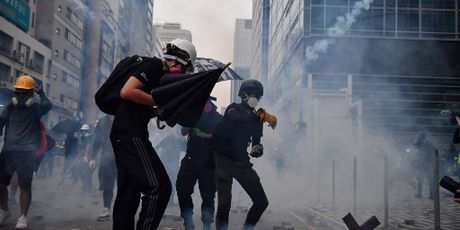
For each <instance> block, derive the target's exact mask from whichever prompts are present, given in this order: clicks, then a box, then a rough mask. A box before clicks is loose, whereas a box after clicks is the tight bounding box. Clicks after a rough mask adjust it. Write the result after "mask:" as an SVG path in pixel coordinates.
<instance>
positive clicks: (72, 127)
mask: <svg viewBox="0 0 460 230" xmlns="http://www.w3.org/2000/svg"><path fill="white" fill-rule="evenodd" d="M80 127H81V123H80V122H78V121H75V120H71V119H67V120H63V121H60V122H59V123H57V124H56V125H55V126H54V127H53V128H52V129H51V130H52V131H53V132H55V133H74V132H76V131H78V130H80Z"/></svg>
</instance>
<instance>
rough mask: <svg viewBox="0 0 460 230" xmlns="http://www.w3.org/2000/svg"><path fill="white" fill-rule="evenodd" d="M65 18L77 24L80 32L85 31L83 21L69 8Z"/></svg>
mask: <svg viewBox="0 0 460 230" xmlns="http://www.w3.org/2000/svg"><path fill="white" fill-rule="evenodd" d="M65 16H66V17H67V18H68V19H69V20H70V21H71V22H72V23H73V24H75V25H76V26H77V27H78V28H79V29H80V30H83V21H82V20H81V19H80V18H78V16H77V15H76V14H75V13H74V12H73V11H72V9H70V8H69V7H67V11H66V14H65Z"/></svg>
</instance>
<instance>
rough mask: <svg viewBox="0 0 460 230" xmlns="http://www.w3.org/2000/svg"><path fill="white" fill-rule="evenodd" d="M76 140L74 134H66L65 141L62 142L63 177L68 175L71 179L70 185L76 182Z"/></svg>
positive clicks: (77, 173)
mask: <svg viewBox="0 0 460 230" xmlns="http://www.w3.org/2000/svg"><path fill="white" fill-rule="evenodd" d="M78 144H79V141H78V138H77V137H75V133H66V139H65V141H64V159H65V161H64V171H63V175H64V177H66V176H67V175H68V174H69V175H70V178H71V179H72V183H73V184H76V183H77V182H78V177H79V176H78V175H79V172H78V169H77V167H76V166H75V164H76V160H77V156H78Z"/></svg>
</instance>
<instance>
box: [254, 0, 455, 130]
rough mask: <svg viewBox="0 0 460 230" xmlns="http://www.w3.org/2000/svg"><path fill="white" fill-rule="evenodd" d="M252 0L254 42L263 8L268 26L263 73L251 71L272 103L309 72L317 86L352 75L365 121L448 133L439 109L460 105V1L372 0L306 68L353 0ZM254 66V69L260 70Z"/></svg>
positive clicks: (335, 84)
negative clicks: (309, 51) (309, 54)
mask: <svg viewBox="0 0 460 230" xmlns="http://www.w3.org/2000/svg"><path fill="white" fill-rule="evenodd" d="M253 2H254V5H253V11H254V12H255V13H254V14H253V42H257V41H259V42H260V41H262V38H263V33H262V32H261V31H263V28H264V24H263V20H262V19H263V18H264V16H266V15H264V13H266V14H268V16H269V20H268V24H269V25H268V53H267V54H266V55H265V56H266V57H265V58H267V60H268V66H267V74H266V75H263V74H261V72H260V71H259V72H255V71H254V72H253V74H252V75H253V76H254V77H255V78H260V79H262V80H263V82H264V85H265V86H266V88H267V92H270V93H271V95H272V97H273V99H274V101H276V100H277V99H279V98H281V97H282V96H283V95H285V92H286V91H288V90H289V89H290V88H292V87H293V86H294V85H295V84H296V83H298V82H299V81H300V82H302V81H303V82H305V84H306V79H307V75H308V74H309V73H310V74H312V75H313V81H312V84H313V88H314V89H315V88H316V89H331V90H337V89H341V87H342V88H343V87H347V81H348V76H349V75H351V76H353V81H352V88H353V99H355V100H362V101H363V103H364V114H363V119H364V121H365V122H366V123H367V125H368V126H370V127H376V128H378V127H381V126H386V127H390V126H392V127H390V128H391V130H392V131H398V132H399V131H401V132H414V131H419V130H422V129H424V130H428V131H430V132H431V131H432V132H439V133H448V132H450V131H451V126H450V125H449V124H448V121H447V119H446V118H443V117H440V116H439V111H440V110H442V109H457V108H458V107H460V106H459V104H457V102H458V101H459V100H458V99H460V96H459V95H457V92H460V78H457V77H459V76H460V74H459V73H460V72H459V71H460V68H459V67H457V66H460V61H459V60H460V57H459V54H457V53H458V52H460V36H459V26H460V11H459V9H460V0H374V2H373V3H372V4H371V7H370V9H369V10H363V11H362V13H361V14H360V15H359V16H357V17H356V21H355V23H354V24H353V25H352V26H351V28H350V30H349V31H347V32H346V33H345V35H343V36H341V37H335V38H334V39H335V42H334V43H333V44H332V45H331V46H330V47H329V49H328V50H327V52H326V53H320V54H319V59H318V60H316V61H313V62H312V63H311V64H309V65H306V64H305V49H306V48H307V46H310V45H313V44H314V43H315V42H316V41H318V40H320V39H324V38H326V37H327V34H326V33H327V28H330V27H331V26H333V25H334V24H335V23H336V21H337V17H338V16H345V15H346V14H347V13H348V12H351V10H352V9H353V6H354V4H355V2H357V1H356V0H286V1H263V0H254V1H253ZM264 2H265V3H266V4H267V5H268V8H269V10H268V12H266V11H264V10H263V3H264ZM261 44H263V43H261ZM253 46H257V44H255V43H253ZM260 53H261V52H260ZM262 54H263V53H262ZM254 56H256V55H254ZM256 58H263V56H262V57H256ZM258 63H261V62H257V63H256V65H255V67H254V69H256V70H257V69H262V68H261V65H257V64H258ZM395 95H398V97H395ZM383 111H386V112H385V113H383Z"/></svg>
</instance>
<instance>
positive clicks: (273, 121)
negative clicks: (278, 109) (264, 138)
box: [256, 108, 278, 129]
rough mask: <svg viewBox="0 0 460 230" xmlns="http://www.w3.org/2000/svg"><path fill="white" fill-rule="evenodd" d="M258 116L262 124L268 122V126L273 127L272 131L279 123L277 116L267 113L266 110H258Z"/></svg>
mask: <svg viewBox="0 0 460 230" xmlns="http://www.w3.org/2000/svg"><path fill="white" fill-rule="evenodd" d="M256 114H257V116H259V118H260V121H262V122H268V126H270V127H272V129H275V128H276V125H277V123H278V119H277V118H276V117H275V115H272V114H269V113H267V111H265V109H262V108H260V109H258V110H257V112H256Z"/></svg>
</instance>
